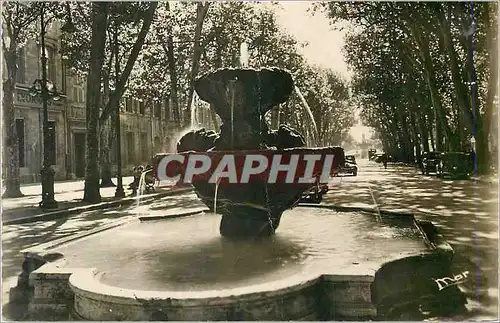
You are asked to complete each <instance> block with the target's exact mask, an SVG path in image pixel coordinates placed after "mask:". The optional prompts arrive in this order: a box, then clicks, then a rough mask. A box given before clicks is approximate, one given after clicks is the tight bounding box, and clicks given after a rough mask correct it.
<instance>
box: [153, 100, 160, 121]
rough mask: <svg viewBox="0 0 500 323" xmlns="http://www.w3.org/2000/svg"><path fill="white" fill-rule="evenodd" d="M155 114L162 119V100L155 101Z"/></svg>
mask: <svg viewBox="0 0 500 323" xmlns="http://www.w3.org/2000/svg"><path fill="white" fill-rule="evenodd" d="M154 116H155V117H156V118H160V119H161V102H155V103H154Z"/></svg>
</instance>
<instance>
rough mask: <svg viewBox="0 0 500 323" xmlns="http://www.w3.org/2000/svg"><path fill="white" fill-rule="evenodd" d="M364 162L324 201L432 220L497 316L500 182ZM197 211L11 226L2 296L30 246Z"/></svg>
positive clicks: (176, 203)
mask: <svg viewBox="0 0 500 323" xmlns="http://www.w3.org/2000/svg"><path fill="white" fill-rule="evenodd" d="M358 163H359V173H358V176H357V177H342V178H339V179H336V180H335V181H333V183H332V184H331V189H330V191H329V193H328V194H327V196H326V197H325V199H324V203H334V204H338V205H345V206H373V205H374V204H375V203H376V204H377V205H378V207H380V208H381V209H386V210H395V209H398V210H406V211H413V212H415V214H416V215H417V217H418V218H421V219H426V220H430V221H432V222H433V223H434V224H435V225H436V226H437V227H438V228H439V229H440V230H441V231H442V233H443V235H444V236H445V238H446V239H447V241H448V242H449V243H450V244H451V245H452V247H453V248H454V250H455V258H454V267H455V268H454V269H455V271H456V272H461V271H464V270H469V272H471V273H474V275H473V276H474V277H473V278H472V279H471V280H469V281H466V282H465V283H464V284H462V285H460V287H461V289H462V290H463V291H464V292H465V293H466V295H467V297H468V301H469V304H468V308H469V309H470V315H471V317H473V318H474V319H492V318H495V317H497V303H498V298H497V293H498V290H497V271H498V260H497V258H498V217H497V211H498V205H497V202H498V201H497V194H498V192H497V191H498V184H497V183H489V182H487V181H479V182H477V181H473V180H469V181H466V180H457V181H451V180H442V179H438V178H436V177H429V176H423V175H421V174H420V172H419V171H418V170H417V169H415V168H412V167H407V166H401V165H393V164H389V166H388V168H387V170H386V169H384V167H383V166H382V165H381V164H376V163H374V162H369V161H367V160H360V161H358ZM56 187H57V190H58V193H59V194H65V193H64V192H63V190H64V189H65V188H66V189H68V190H70V189H73V188H75V186H74V185H73V184H57V185H56ZM56 197H57V194H56ZM33 198H38V197H35V196H34V197H33ZM197 206H202V204H201V203H200V202H199V201H198V200H197V198H196V196H195V195H194V194H184V195H180V196H171V197H164V198H162V199H159V200H158V201H155V202H153V203H152V204H149V205H144V206H141V207H140V208H139V209H138V208H137V206H136V205H131V206H127V207H122V208H116V209H109V210H105V211H102V210H98V211H90V212H84V213H81V214H78V215H73V216H70V217H66V218H61V219H57V220H53V221H44V222H35V223H27V224H19V225H9V226H5V227H4V228H3V234H2V243H3V251H4V254H3V278H4V279H5V282H6V284H4V288H3V291H4V294H3V295H4V296H6V294H5V292H7V291H8V284H9V283H10V284H12V283H13V282H15V277H16V275H17V274H18V272H19V271H20V270H21V263H22V255H20V254H19V252H20V250H22V249H24V248H27V247H33V246H36V245H38V244H41V243H45V242H48V241H52V240H55V239H58V238H61V237H66V236H71V235H75V234H77V233H81V232H84V231H85V230H90V229H93V228H96V227H100V226H104V225H108V224H111V223H114V222H116V221H122V220H124V219H133V218H134V217H136V216H137V214H147V210H148V208H152V209H158V208H165V209H166V210H167V209H169V210H172V209H175V208H179V209H183V208H191V207H197ZM283 221H286V217H284V218H283ZM277 234H279V229H278V231H277ZM468 318H469V317H468Z"/></svg>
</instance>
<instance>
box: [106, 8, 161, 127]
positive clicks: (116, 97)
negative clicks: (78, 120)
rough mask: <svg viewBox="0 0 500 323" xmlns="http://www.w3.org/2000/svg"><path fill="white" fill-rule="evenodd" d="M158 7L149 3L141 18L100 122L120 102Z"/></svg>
mask: <svg viewBox="0 0 500 323" xmlns="http://www.w3.org/2000/svg"><path fill="white" fill-rule="evenodd" d="M157 6H158V2H150V4H149V8H148V10H146V11H145V13H144V16H143V17H144V18H143V23H142V27H141V30H140V31H139V35H138V36H137V41H136V42H135V44H134V47H133V48H132V51H131V52H130V56H129V58H128V60H127V64H126V65H125V69H124V71H123V73H122V75H121V76H120V79H119V80H118V83H117V84H116V85H115V91H113V94H112V95H111V97H110V100H109V101H108V104H107V105H106V107H105V108H104V109H103V111H102V114H101V117H100V120H101V121H104V120H106V119H107V118H108V117H109V115H110V113H111V111H112V109H113V108H114V106H115V105H116V104H118V102H119V101H120V99H121V97H122V95H123V93H124V91H125V85H126V83H127V80H128V78H129V76H130V73H131V72H132V68H133V67H134V64H135V61H136V59H137V56H139V52H140V50H141V48H142V45H143V44H144V41H145V40H146V36H147V34H148V31H149V27H150V26H151V23H152V22H153V17H154V14H155V11H156V7H157Z"/></svg>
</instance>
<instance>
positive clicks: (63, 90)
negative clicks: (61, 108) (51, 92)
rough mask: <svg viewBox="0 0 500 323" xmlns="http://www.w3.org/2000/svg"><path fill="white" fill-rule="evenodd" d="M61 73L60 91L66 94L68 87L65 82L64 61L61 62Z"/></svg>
mask: <svg viewBox="0 0 500 323" xmlns="http://www.w3.org/2000/svg"><path fill="white" fill-rule="evenodd" d="M61 73H62V80H61V81H62V82H61V87H62V88H61V91H62V93H64V94H67V87H68V85H67V84H66V76H67V75H66V74H67V68H66V62H65V61H63V62H62V63H61Z"/></svg>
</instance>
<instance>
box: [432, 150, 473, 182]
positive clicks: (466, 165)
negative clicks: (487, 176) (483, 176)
mask: <svg viewBox="0 0 500 323" xmlns="http://www.w3.org/2000/svg"><path fill="white" fill-rule="evenodd" d="M473 161H474V158H473V156H472V154H471V153H465V152H449V153H442V154H441V160H440V162H439V164H438V167H437V176H438V177H451V178H469V177H470V175H471V174H472V173H473V171H474V164H473Z"/></svg>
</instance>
